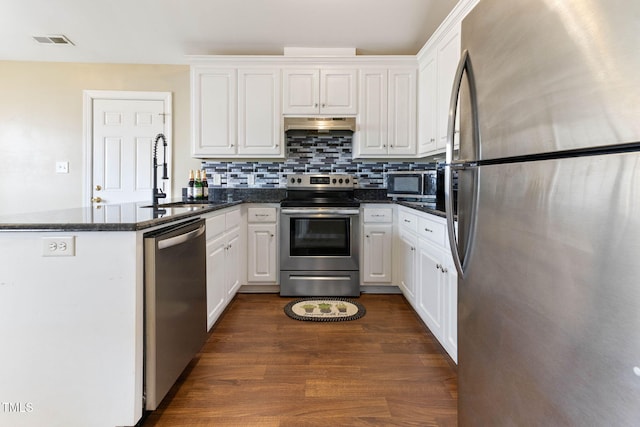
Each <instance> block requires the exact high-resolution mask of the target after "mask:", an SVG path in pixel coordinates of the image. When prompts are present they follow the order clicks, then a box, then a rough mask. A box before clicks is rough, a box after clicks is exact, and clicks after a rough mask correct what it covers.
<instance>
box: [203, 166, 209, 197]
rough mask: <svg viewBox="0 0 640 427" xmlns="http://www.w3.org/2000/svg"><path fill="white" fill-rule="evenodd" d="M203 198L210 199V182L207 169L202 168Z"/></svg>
mask: <svg viewBox="0 0 640 427" xmlns="http://www.w3.org/2000/svg"><path fill="white" fill-rule="evenodd" d="M202 198H203V199H204V200H209V182H208V181H207V171H206V170H204V169H203V170H202Z"/></svg>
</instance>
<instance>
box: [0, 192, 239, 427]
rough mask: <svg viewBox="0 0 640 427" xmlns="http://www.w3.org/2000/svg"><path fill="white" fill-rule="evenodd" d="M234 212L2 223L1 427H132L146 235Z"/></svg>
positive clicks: (171, 211)
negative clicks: (121, 426) (7, 426)
mask: <svg viewBox="0 0 640 427" xmlns="http://www.w3.org/2000/svg"><path fill="white" fill-rule="evenodd" d="M239 203H241V202H230V203H217V204H213V205H202V207H171V208H166V209H163V210H159V209H153V208H149V207H143V206H144V204H143V203H138V204H136V203H128V204H122V205H104V206H95V207H87V208H77V209H66V210H59V211H47V212H40V213H33V214H24V215H11V216H3V217H0V256H1V257H2V268H0V323H1V324H2V325H3V334H2V335H3V337H2V348H3V351H2V352H0V378H1V379H2V380H1V381H0V401H1V402H2V404H3V407H2V408H3V409H2V413H1V414H0V424H3V425H13V426H33V425H93V426H98V425H101V426H102V425H104V426H114V425H123V426H124V425H128V426H132V425H135V424H136V423H137V421H138V420H139V419H140V417H141V416H142V411H143V401H142V391H143V340H144V334H143V318H144V313H143V300H144V293H143V283H144V277H143V276H144V274H143V272H144V270H143V259H144V258H143V240H144V239H143V236H144V233H145V232H147V231H152V230H154V229H157V228H162V227H163V226H165V225H168V224H170V223H177V222H181V221H185V220H188V219H190V218H192V217H196V216H201V215H206V214H209V213H214V212H215V211H217V210H220V209H225V208H228V207H231V206H234V205H237V204H239Z"/></svg>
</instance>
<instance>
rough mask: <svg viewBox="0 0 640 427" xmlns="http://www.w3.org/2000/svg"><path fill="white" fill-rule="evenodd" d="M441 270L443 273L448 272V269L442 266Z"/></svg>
mask: <svg viewBox="0 0 640 427" xmlns="http://www.w3.org/2000/svg"><path fill="white" fill-rule="evenodd" d="M441 270H442V272H443V273H448V272H449V270H448V269H446V268H444V267H442V268H441Z"/></svg>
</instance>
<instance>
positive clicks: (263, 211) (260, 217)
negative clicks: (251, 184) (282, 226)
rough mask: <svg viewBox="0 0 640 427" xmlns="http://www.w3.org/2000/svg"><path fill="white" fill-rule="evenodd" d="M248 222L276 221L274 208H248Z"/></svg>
mask: <svg viewBox="0 0 640 427" xmlns="http://www.w3.org/2000/svg"><path fill="white" fill-rule="evenodd" d="M247 221H249V222H276V221H277V212H276V208H249V209H248V212H247Z"/></svg>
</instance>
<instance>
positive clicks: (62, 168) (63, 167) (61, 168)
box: [56, 162, 69, 173]
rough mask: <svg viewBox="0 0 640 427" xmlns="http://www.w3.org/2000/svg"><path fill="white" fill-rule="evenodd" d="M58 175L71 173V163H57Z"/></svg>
mask: <svg viewBox="0 0 640 427" xmlns="http://www.w3.org/2000/svg"><path fill="white" fill-rule="evenodd" d="M56 173H69V162H56Z"/></svg>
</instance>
